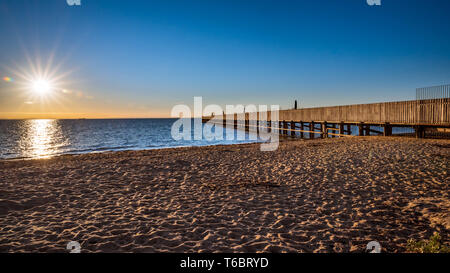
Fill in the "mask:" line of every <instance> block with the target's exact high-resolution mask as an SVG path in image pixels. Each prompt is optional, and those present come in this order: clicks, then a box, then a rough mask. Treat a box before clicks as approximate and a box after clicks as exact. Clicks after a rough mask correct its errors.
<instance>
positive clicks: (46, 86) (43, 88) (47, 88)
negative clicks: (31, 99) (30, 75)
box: [31, 79, 53, 96]
mask: <svg viewBox="0 0 450 273" xmlns="http://www.w3.org/2000/svg"><path fill="white" fill-rule="evenodd" d="M52 89H53V87H52V83H51V82H50V81H48V80H45V79H37V80H34V81H32V82H31V91H32V92H33V93H34V94H36V95H39V96H45V95H47V94H48V93H50V92H51V91H52Z"/></svg>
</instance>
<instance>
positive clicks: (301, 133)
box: [300, 121, 304, 138]
mask: <svg viewBox="0 0 450 273" xmlns="http://www.w3.org/2000/svg"><path fill="white" fill-rule="evenodd" d="M303 128H304V126H303V121H300V138H303V130H304V129H303Z"/></svg>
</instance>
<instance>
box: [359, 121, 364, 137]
mask: <svg viewBox="0 0 450 273" xmlns="http://www.w3.org/2000/svg"><path fill="white" fill-rule="evenodd" d="M358 129H359V132H358V133H359V136H363V135H364V122H361V123H359V124H358Z"/></svg>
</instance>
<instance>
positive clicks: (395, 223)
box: [0, 137, 450, 252]
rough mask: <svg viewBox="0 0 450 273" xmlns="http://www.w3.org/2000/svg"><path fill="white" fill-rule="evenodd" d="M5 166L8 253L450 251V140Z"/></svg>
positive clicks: (360, 141) (1, 169) (199, 150)
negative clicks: (71, 245)
mask: <svg viewBox="0 0 450 273" xmlns="http://www.w3.org/2000/svg"><path fill="white" fill-rule="evenodd" d="M259 146H260V145H259V144H242V145H230V146H209V147H191V148H177V149H161V150H149V151H126V152H107V153H98V154H85V155H70V156H60V157H55V158H52V159H40V160H28V161H0V177H1V179H0V252H66V250H65V248H66V245H67V243H68V242H69V241H78V242H79V243H80V244H81V247H82V252H364V250H365V248H366V245H367V243H368V242H370V241H374V240H375V241H378V242H380V244H381V246H382V251H383V252H404V251H405V250H406V242H407V240H408V239H410V238H412V239H416V240H421V239H428V238H429V236H430V235H432V234H433V232H434V231H438V232H439V233H440V234H441V236H442V238H443V241H444V242H446V244H448V243H449V242H450V236H449V231H450V197H449V194H450V187H449V185H450V178H449V175H448V170H449V159H450V141H449V140H430V139H413V138H398V137H397V138H396V137H384V138H383V137H354V138H342V139H323V140H298V141H284V142H282V143H280V147H279V149H278V150H277V151H274V152H261V151H260V150H259Z"/></svg>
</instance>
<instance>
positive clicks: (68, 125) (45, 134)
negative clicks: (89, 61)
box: [0, 119, 412, 159]
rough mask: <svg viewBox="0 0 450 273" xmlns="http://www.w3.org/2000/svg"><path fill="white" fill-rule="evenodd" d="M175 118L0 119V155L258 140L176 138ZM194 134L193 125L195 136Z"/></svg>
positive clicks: (42, 155)
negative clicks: (172, 133)
mask: <svg viewBox="0 0 450 273" xmlns="http://www.w3.org/2000/svg"><path fill="white" fill-rule="evenodd" d="M175 120H176V119H104V120H100V119H98V120H87V119H86V120H0V159H32V158H45V157H51V156H55V155H62V154H82V153H91V152H102V151H123V150H145V149H157V148H170V147H183V146H205V145H218V144H237V143H250V142H256V141H255V140H250V139H249V135H248V134H246V136H245V140H225V139H226V138H225V130H224V140H213V141H208V140H206V139H203V140H199V141H197V140H190V141H186V140H180V141H176V140H174V139H173V138H172V136H171V127H172V124H173V122H174V121H175ZM203 126H208V125H203ZM192 128H194V126H193V120H192ZM410 131H411V129H408V128H395V129H394V130H393V132H394V133H408V132H410ZM357 132H358V128H357V127H356V126H353V127H352V134H354V135H356V134H357ZM411 132H412V131H411ZM193 134H194V130H193V129H192V139H194V138H193ZM305 137H308V134H305Z"/></svg>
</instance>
